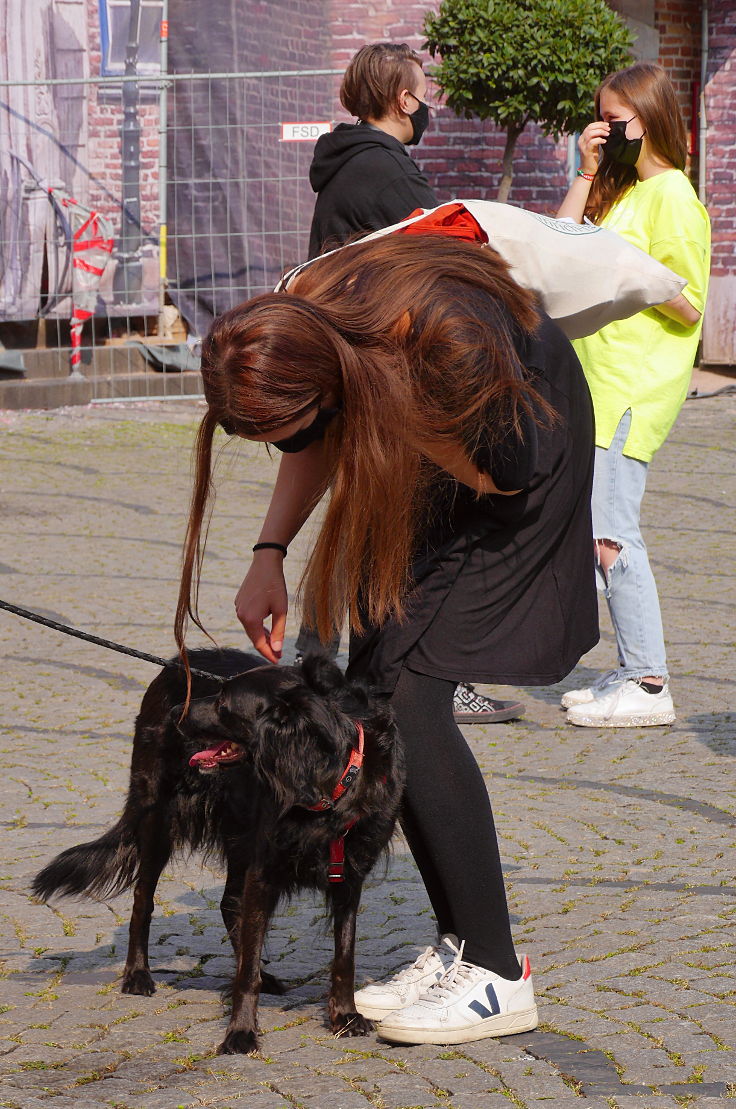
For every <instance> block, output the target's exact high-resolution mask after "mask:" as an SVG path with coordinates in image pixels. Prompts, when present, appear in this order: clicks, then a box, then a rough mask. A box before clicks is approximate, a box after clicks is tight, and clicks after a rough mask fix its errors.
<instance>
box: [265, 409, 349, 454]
mask: <svg viewBox="0 0 736 1109" xmlns="http://www.w3.org/2000/svg"><path fill="white" fill-rule="evenodd" d="M339 411H340V409H339V408H319V409H318V410H317V415H316V416H315V417H314V419H313V420H312V422H311V424H308V425H307V427H303V428H302V429H301V431H297V432H295V433H294V434H293V435H290V436H289V437H288V439H278V440H277V441H275V442H273V443H271V446H272V447H276V449H277V450H280V451H281V452H282V453H283V454H298V453H299V451H303V450H304V448H305V447H308V446H309V445H310V444H311V443H316V442H317V440H318V439H323V438H324V434H325V429H326V427H327V425H328V424H329V423H331V421H332V420H334V418H335V416H337V414H338V412H339Z"/></svg>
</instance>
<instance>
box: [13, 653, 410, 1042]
mask: <svg viewBox="0 0 736 1109" xmlns="http://www.w3.org/2000/svg"><path fill="white" fill-rule="evenodd" d="M190 659H191V665H192V666H193V667H196V668H198V669H201V670H205V671H207V672H209V673H215V674H218V675H220V674H221V675H222V676H223V678H224V679H225V680H224V681H223V682H222V683H220V682H217V681H215V680H214V679H212V680H210V679H207V678H202V677H194V678H193V698H194V699H193V700H192V702H191V705H190V708H189V712H188V713H187V715H186V716H184V717H183V718H182V708H183V706H182V704H181V702H183V700H184V696H185V692H186V687H185V679H184V674H183V672H182V671H181V669H179V668H177V667H173V666H172V667H170V668H168V667H167V668H166V669H164V670H162V671H161V673H159V675H158V676H157V677H156V678H155V679H154V680H153V682H152V683H151V685H150V686H149V687H148V689H147V691H146V693H145V695H144V697H143V702H142V704H141V710H140V713H139V715H138V719H137V721H136V727H135V737H134V741H133V755H132V762H131V770H130V787H129V791H128V798H127V802H126V805H125V809H124V810H123V814H122V816H121V817H120V819H119V820H118V822H117V824H115V825H114V826H113V827H112V828H110V829H109V831H107V832H105V833H104V835H102V836H101V837H100V838H99V839H97V840H94V841H93V842H92V843H83V844H80V845H79V846H77V847H72V848H70V849H69V850H67V851H64V852H62V853H61V854H60V855H58V856H57V857H56V858H55V859H54V860H53V861H52V862H51V863H49V865H48V866H47V867H45V868H44V869H43V870H42V871H41V872H40V873H39V874H38V875H37V876H36V878H35V880H34V883H33V891H34V893H35V894H36V896H37V897H39V898H40V899H43V900H46V899H47V898H49V897H51V896H52V895H54V894H60V895H68V896H74V895H81V894H90V895H96V896H103V895H108V896H109V895H112V894H116V893H119V892H121V891H122V890H124V889H127V888H129V887H130V886H131V885H134V886H135V892H134V901H133V912H132V915H131V919H130V942H129V947H128V956H127V960H126V963H125V970H124V972H123V984H122V989H123V993H132V994H152V993H153V992H154V990H155V986H154V984H153V979H152V977H151V973H150V971H149V967H148V933H149V927H150V922H151V915H152V913H153V896H154V893H155V890H156V884H157V882H158V879H159V877H160V875H161V871H162V870H163V868H164V866H165V865H166V863H167V862H168V860H169V858H170V857H171V855H172V853H173V852H176V851H177V850H182V849H185V850H191V849H195V848H198V849H201V850H203V851H205V852H206V853H209V854H215V855H219V856H220V858H221V859H222V860H223V862H224V863H225V864H226V868H227V880H226V883H225V890H224V893H223V897H222V902H221V905H220V908H221V910H222V917H223V920H224V922H225V927H226V929H227V931H228V934H229V936H230V939H231V941H232V944H233V948H234V950H235V955H236V959H237V971H236V975H235V980H234V984H233V1009H232V1017H231V1020H230V1024H229V1026H228V1029H227V1033H226V1036H225V1039H224V1041H223V1043H222V1044H221V1045H220V1049H219V1050H220V1051H221V1052H225V1053H228V1054H234V1053H237V1052H242V1053H246V1052H250V1051H254V1050H256V1049H257V1047H258V1039H257V1022H256V1010H257V1003H258V992H259V989H262V990H264V991H266V992H276V993H281V992H283V987H282V986H281V984H280V983H279V982H278V980H277V979H274V978H273V977H272V976H271V975H268V974H266V973H265V972H262V971H261V970H260V962H261V949H262V945H263V940H264V937H265V934H266V929H267V927H268V923H269V920H270V918H271V915H272V914H273V912H274V910H275V908H276V905H277V903H278V901H279V899H280V898H281V897H283V896H288V895H289V894H291V893H293V892H294V891H296V890H298V889H304V888H309V889H321V890H323V891H324V892H325V894H326V897H327V904H328V908H329V910H330V913H331V916H332V919H333V923H334V936H335V957H334V961H333V964H332V979H331V986H330V994H329V1005H328V1009H329V1022H330V1027H331V1029H332V1031H333V1032H335V1033H342V1034H347V1035H365V1034H366V1033H367V1032H368V1031H370V1029H371V1028H372V1025H371V1023H370V1021H367V1020H366V1019H365V1018H364V1017H362V1016H360V1014H358V1013H357V1012H356V1011H355V998H354V995H353V991H354V973H355V920H356V914H357V910H358V904H359V901H360V895H361V890H362V886H363V881H364V879H365V877H366V875H367V874H368V872H369V871H370V869H371V867H372V866H373V865H374V863H375V862H376V860H377V859H378V857H379V856H380V854H381V853H382V851H383V850H384V849H385V848H386V847H387V845H388V842H389V839H390V838H391V834H392V832H393V829H394V824H395V822H396V817H397V813H398V809H399V803H400V799H401V793H402V788H403V778H404V767H403V760H402V756H401V752H400V748H399V746H398V743H397V737H396V730H395V726H394V724H393V722H392V718H391V714H390V710H389V708H388V706H387V704H386V702H385V701H381V700H379V699H377V698H375V697H373V696H372V695H371V694H370V692H369V691H368V690H367V689H366V688H365V687H363V686H362V685H359V684H357V683H353V682H348V681H346V680H345V678H344V676H343V674H342V673H341V671H340V670H339V669H338V667H337V666H335V665H334V663H332V662H330V661H329V660H327V659H325V658H320V657H316V658H311V659H305V661H304V662H303V664H302V665H301V667H294V666H271V665H269V664H264V663H263V660H262V659H260V658H259V657H257V656H254V655H247V654H244V653H243V652H241V651H234V650H227V651H192V652H191V653H190ZM202 748H207V750H205V751H202V750H201V749H202ZM190 758H191V759H192V766H190V765H189V760H190ZM361 762H362V765H361ZM203 771H207V772H206V773H205V772H203Z"/></svg>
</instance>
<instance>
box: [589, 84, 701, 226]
mask: <svg viewBox="0 0 736 1109" xmlns="http://www.w3.org/2000/svg"><path fill="white" fill-rule="evenodd" d="M607 89H608V90H610V91H611V92H613V93H615V94H616V96H618V97H619V98H620V99H621V100H623V101H624V103H625V104H629V105H630V106H631V114H632V115H636V116H638V117H639V120H640V122H641V124H642V126H643V127H644V128H645V130H646V135H647V141H648V142H649V145H650V147H651V149H652V151H653V152H654V153H655V154H657V155H658V156H659V157H660V158H662V159H664V160H665V161H666V162H669V163H670V165H671V166H673V167H674V168H675V169H683V170H684V168H685V163H686V160H687V129H686V127H685V120H684V119H683V117H682V112H681V111H680V105H679V103H678V101H677V93H676V92H675V89H674V86H673V84H672V82H671V81H670V79H669V77H668V76H667V73H666V72H665V70H664V69H663V68H662V66H660V65H655V64H654V63H653V62H637V63H636V64H635V65H631V66H629V67H628V68H627V69H621V70H619V71H618V72H617V73H610V74H609V75H608V77H606V78H605V79H604V80H603V81H602V82H601V84H600V86H599V87H598V91H597V92H596V94H595V117H596V119H600V118H601V93H602V92H604V91H605V90H607ZM638 180H639V178H638V176H637V173H636V167H635V166H622V165H619V164H618V163H616V162H613V161H611V159H610V158H607V157H606V152H605V149H604V151H603V157H602V160H601V164H600V166H599V168H598V172H597V174H596V175H595V180H594V181H593V185H592V187H591V190H590V193H589V196H588V203H587V206H586V208H585V215H586V216H587V217H588V219H590V220H592V221H593V222H594V223H599V222H600V221H601V220H602V219H603V217H604V216H605V215H606V213H607V212H609V211H610V209H611V207H612V206H613V205H614V204H615V202H616V201H617V200H619V199H620V197H622V196H623V194H624V193H625V192H627V191H628V190H629V189H630V188H631V186H632V185H635V184H636V182H637V181H638Z"/></svg>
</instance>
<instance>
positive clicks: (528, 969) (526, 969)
mask: <svg viewBox="0 0 736 1109" xmlns="http://www.w3.org/2000/svg"><path fill="white" fill-rule="evenodd" d="M521 969H522V975H521V977H522V978H531V975H532V964H531V963H530V962H529V956H528V955H523V956H522V961H521Z"/></svg>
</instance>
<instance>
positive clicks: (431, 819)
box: [391, 667, 521, 979]
mask: <svg viewBox="0 0 736 1109" xmlns="http://www.w3.org/2000/svg"><path fill="white" fill-rule="evenodd" d="M455 684H456V683H455V682H449V681H444V680H443V679H441V678H430V677H426V676H425V675H423V674H415V673H414V672H413V671H411V670H408V669H407V668H406V667H404V669H403V670H402V671H401V675H400V677H399V680H398V683H397V685H396V689H395V691H394V694H393V697H392V699H391V704H392V705H393V708H394V712H395V714H396V720H397V724H398V727H399V733H400V735H401V737H402V739H403V742H404V746H405V749H406V766H407V781H406V793H405V796H404V807H403V816H402V821H401V826H402V828H403V830H404V834H405V835H406V839H407V842H408V844H409V847H410V849H411V853H412V855H413V856H414V860H415V862H416V864H417V866H418V868H419V872H420V873H421V875H422V879H423V880H424V884H425V886H426V888H427V893H428V895H429V900H430V902H431V903H432V908H433V909H434V912H435V915H436V917H437V925H438V929H439V932H440V934H441V935H442V934H443V933H445V932H454V934H455V935H456V936H457V937H458V939H460V940H465V950H464V954H463V958H465V959H467V961H468V962H471V963H475V964H476V965H478V966H482V967H484V968H485V969H486V970H492V971H495V972H496V973H497V974H500V975H501V976H502V977H504V978H510V979H517V978H519V976H520V974H521V971H520V968H519V962H518V959H517V957H516V954H515V952H514V944H513V940H512V939H511V926H510V924H509V913H508V907H507V904H506V891H505V889H504V884H503V872H502V870H501V860H500V857H499V853H498V842H497V840H496V829H495V826H494V823H493V813H492V812H491V805H490V801H489V800H488V791H487V790H486V785H485V782H484V780H483V775H482V774H481V772H480V768H479V766H478V763H477V762H476V761H475V758H474V756H473V753H472V751H471V750H470V748H469V747H468V744H467V743H466V741H465V738H464V737H463V734H462V732H461V731H460V729H459V728H458V726H457V724H456V723H455V720H454V717H453V715H452V695H453V693H454V691H455Z"/></svg>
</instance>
